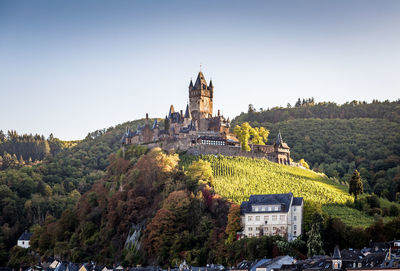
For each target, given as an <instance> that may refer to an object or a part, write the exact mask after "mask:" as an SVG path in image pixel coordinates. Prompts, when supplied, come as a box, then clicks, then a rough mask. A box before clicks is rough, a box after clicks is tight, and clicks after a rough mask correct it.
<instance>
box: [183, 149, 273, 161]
mask: <svg viewBox="0 0 400 271" xmlns="http://www.w3.org/2000/svg"><path fill="white" fill-rule="evenodd" d="M188 154H192V155H205V154H214V155H218V154H220V155H224V156H243V157H248V158H267V159H268V160H271V161H272V160H273V159H274V157H273V155H272V156H271V155H267V154H266V153H264V152H259V151H250V152H246V151H243V150H242V149H241V148H240V147H239V146H229V145H225V146H216V145H195V146H192V147H190V148H189V149H188Z"/></svg>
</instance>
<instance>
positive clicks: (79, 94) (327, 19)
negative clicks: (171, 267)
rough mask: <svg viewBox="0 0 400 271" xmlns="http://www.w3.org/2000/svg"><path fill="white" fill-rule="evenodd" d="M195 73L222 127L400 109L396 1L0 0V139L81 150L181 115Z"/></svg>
mask: <svg viewBox="0 0 400 271" xmlns="http://www.w3.org/2000/svg"><path fill="white" fill-rule="evenodd" d="M200 63H201V64H202V65H203V68H202V71H203V73H204V75H205V76H206V78H207V80H209V79H210V77H211V78H212V79H213V83H214V87H215V97H214V104H215V106H214V109H215V110H216V109H218V108H220V109H221V111H222V112H223V113H224V114H225V115H226V116H229V117H231V118H232V117H234V116H236V115H237V114H239V113H240V112H242V111H246V110H247V106H248V104H249V103H252V104H254V105H255V107H256V108H260V107H263V108H268V107H273V106H286V104H287V103H288V102H290V103H291V104H293V103H294V102H295V101H296V100H297V98H299V97H300V98H308V97H315V99H316V101H334V102H337V103H344V102H346V101H351V100H366V101H371V100H372V99H379V100H385V99H389V100H396V99H398V98H400V95H399V93H400V91H399V90H400V75H399V73H400V1H385V0H383V1H367V0H362V1H348V0H346V1H327V0H325V1H324V0H318V1H281V0H279V1H101V0H92V1H71V0H68V1H61V0H47V1H44V0H38V1H32V0H26V1H18V0H17V1H14V0H13V1H4V0H0V109H1V114H0V129H2V130H5V131H7V130H10V129H15V130H17V131H18V132H20V133H40V134H44V135H45V136H48V135H49V134H50V133H51V132H53V133H54V135H55V136H56V137H59V138H61V139H81V138H83V137H85V136H86V134H87V133H88V132H90V131H93V130H96V129H101V128H105V127H109V126H113V125H116V124H119V123H122V122H125V121H128V120H134V119H138V118H142V117H144V115H145V113H146V112H148V113H149V115H150V116H151V117H156V116H157V117H164V116H165V114H166V113H167V111H168V109H169V105H170V104H174V106H175V108H176V109H184V107H185V105H186V102H187V100H188V90H187V87H188V84H189V80H190V78H193V79H196V76H197V73H198V71H199V65H200Z"/></svg>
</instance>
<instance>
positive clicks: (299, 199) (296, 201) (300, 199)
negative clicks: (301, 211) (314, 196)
mask: <svg viewBox="0 0 400 271" xmlns="http://www.w3.org/2000/svg"><path fill="white" fill-rule="evenodd" d="M302 203H303V197H294V198H293V202H292V205H293V206H301V204H302Z"/></svg>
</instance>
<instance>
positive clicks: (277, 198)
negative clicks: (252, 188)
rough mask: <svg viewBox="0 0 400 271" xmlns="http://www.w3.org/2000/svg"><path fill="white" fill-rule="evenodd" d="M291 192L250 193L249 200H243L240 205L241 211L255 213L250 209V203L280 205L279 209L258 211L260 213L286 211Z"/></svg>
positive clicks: (290, 199) (291, 195)
mask: <svg viewBox="0 0 400 271" xmlns="http://www.w3.org/2000/svg"><path fill="white" fill-rule="evenodd" d="M292 198H293V194H292V193H291V192H289V193H287V194H266V195H251V196H250V199H249V201H244V202H242V204H241V205H240V211H241V213H242V214H243V213H255V212H253V211H252V208H251V207H252V205H281V210H279V211H260V213H280V212H287V211H288V210H289V207H290V203H291V201H292Z"/></svg>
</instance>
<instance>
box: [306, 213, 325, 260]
mask: <svg viewBox="0 0 400 271" xmlns="http://www.w3.org/2000/svg"><path fill="white" fill-rule="evenodd" d="M321 222H322V216H321V215H320V214H319V213H314V215H313V220H312V224H311V230H310V231H309V232H307V235H308V241H307V248H308V253H307V256H308V257H312V256H314V255H323V254H325V252H324V250H323V249H322V246H323V243H322V238H321Z"/></svg>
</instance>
